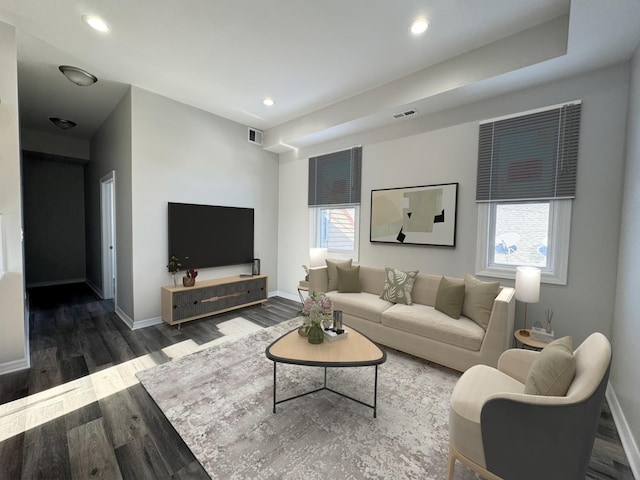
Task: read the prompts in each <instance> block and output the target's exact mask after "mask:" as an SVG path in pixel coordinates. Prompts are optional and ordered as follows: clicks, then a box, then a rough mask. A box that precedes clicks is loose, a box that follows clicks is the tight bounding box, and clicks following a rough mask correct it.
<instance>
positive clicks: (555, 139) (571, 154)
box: [476, 103, 581, 202]
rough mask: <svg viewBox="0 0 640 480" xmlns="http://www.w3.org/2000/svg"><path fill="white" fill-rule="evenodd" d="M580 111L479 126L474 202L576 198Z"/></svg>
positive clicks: (554, 111)
mask: <svg viewBox="0 0 640 480" xmlns="http://www.w3.org/2000/svg"><path fill="white" fill-rule="evenodd" d="M580 107H581V106H580V104H579V103H578V104H570V105H564V106H562V107H560V108H557V109H552V110H547V111H543V112H537V113H532V114H529V115H522V116H520V117H515V118H509V119H506V120H500V121H496V122H488V123H484V124H482V125H480V145H479V150H478V179H477V185H476V187H477V189H476V201H478V202H490V201H497V200H534V199H560V198H574V197H575V194H576V172H577V167H578V139H579V135H580Z"/></svg>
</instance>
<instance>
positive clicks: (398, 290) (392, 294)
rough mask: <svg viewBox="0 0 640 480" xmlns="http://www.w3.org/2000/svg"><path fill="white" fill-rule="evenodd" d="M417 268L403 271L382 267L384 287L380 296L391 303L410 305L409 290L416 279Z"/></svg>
mask: <svg viewBox="0 0 640 480" xmlns="http://www.w3.org/2000/svg"><path fill="white" fill-rule="evenodd" d="M417 275H418V270H415V271H412V272H403V271H402V270H396V269H395V268H389V267H385V269H384V289H383V290H382V295H380V298H381V299H382V300H386V301H387V302H391V303H403V304H405V305H412V304H413V302H412V301H411V290H413V283H414V282H415V281H416V276H417Z"/></svg>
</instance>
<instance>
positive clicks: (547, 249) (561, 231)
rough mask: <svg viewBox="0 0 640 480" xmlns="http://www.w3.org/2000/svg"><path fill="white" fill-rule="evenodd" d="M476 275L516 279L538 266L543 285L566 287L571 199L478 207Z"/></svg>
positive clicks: (483, 204)
mask: <svg viewBox="0 0 640 480" xmlns="http://www.w3.org/2000/svg"><path fill="white" fill-rule="evenodd" d="M478 213H479V215H478V250H477V254H476V272H477V273H478V275H486V276H489V277H499V278H515V268H516V267H517V266H520V265H528V266H533V267H539V268H540V269H541V270H542V281H543V282H544V283H555V284H560V285H566V283H567V270H568V264H569V262H568V259H569V226H570V223H571V200H546V201H539V202H491V203H480V204H478Z"/></svg>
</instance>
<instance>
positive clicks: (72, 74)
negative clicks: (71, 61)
mask: <svg viewBox="0 0 640 480" xmlns="http://www.w3.org/2000/svg"><path fill="white" fill-rule="evenodd" d="M58 69H59V70H60V71H61V72H62V74H63V75H64V76H65V77H67V79H68V80H69V81H70V82H73V83H75V84H76V85H78V86H80V87H88V86H89V85H93V84H94V83H96V82H97V81H98V79H97V78H96V76H95V75H91V74H90V73H89V72H87V71H86V70H82V69H81V68H78V67H72V66H70V65H60V66H59V67H58Z"/></svg>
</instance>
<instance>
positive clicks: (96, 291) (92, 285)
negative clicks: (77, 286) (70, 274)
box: [85, 280, 104, 299]
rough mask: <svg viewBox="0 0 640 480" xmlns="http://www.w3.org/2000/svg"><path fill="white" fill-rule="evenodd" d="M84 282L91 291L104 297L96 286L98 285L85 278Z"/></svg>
mask: <svg viewBox="0 0 640 480" xmlns="http://www.w3.org/2000/svg"><path fill="white" fill-rule="evenodd" d="M85 283H86V284H87V287H89V288H90V289H91V290H93V292H94V293H95V294H96V295H98V297H100V298H102V299H104V295H103V293H102V289H101V288H98V286H97V285H96V284H95V283H93V282H92V281H91V280H86V281H85Z"/></svg>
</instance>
